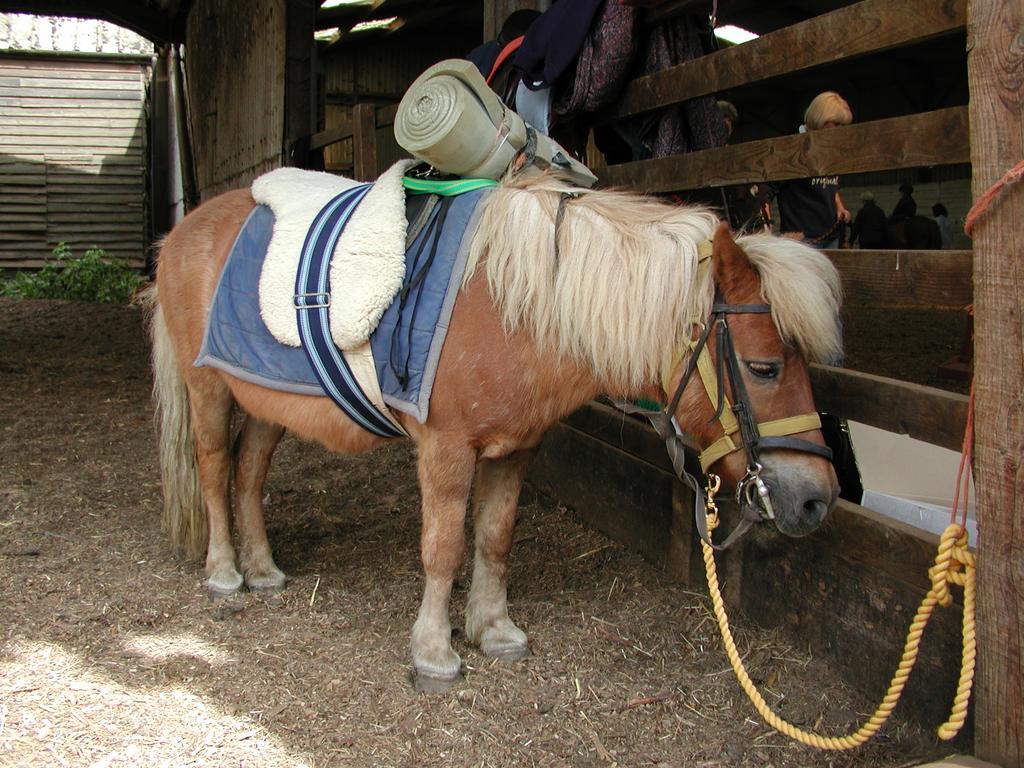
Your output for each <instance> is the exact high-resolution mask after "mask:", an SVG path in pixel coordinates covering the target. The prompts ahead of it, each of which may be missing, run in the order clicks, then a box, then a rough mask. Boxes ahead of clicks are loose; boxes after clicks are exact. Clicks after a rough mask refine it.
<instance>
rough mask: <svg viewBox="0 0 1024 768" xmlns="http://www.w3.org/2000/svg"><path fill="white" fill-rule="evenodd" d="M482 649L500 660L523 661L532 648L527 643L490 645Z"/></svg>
mask: <svg viewBox="0 0 1024 768" xmlns="http://www.w3.org/2000/svg"><path fill="white" fill-rule="evenodd" d="M480 650H481V651H483V653H485V654H486V655H488V656H490V657H491V658H492V659H498V661H522V660H523V659H525V658H526V657H527V656H529V655H530V648H529V646H525V645H501V646H488V647H486V648H483V647H482V648H481V649H480Z"/></svg>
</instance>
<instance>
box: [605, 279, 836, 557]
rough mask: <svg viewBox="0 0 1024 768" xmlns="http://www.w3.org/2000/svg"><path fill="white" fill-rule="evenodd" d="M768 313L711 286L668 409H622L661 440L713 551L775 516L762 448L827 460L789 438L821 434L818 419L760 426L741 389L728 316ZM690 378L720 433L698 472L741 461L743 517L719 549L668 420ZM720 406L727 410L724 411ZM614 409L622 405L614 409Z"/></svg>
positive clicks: (824, 452)
mask: <svg viewBox="0 0 1024 768" xmlns="http://www.w3.org/2000/svg"><path fill="white" fill-rule="evenodd" d="M770 312H771V306H770V305H768V304H729V303H727V302H726V301H725V297H724V295H723V294H722V292H721V290H720V289H719V288H718V287H717V286H716V289H715V299H714V303H713V304H712V306H711V314H710V316H709V318H708V321H707V322H706V323H701V324H700V325H702V326H703V330H702V332H701V334H700V336H699V337H698V339H697V340H696V341H692V340H691V341H689V342H688V344H687V346H688V347H689V349H688V353H689V358H688V360H687V363H686V369H685V371H684V372H683V375H682V378H681V379H680V380H679V384H678V385H677V386H676V388H675V392H674V394H673V395H672V398H671V399H670V400H669V404H668V405H667V406H666V407H665V409H664V410H663V411H655V412H652V411H644V410H642V409H639V408H635V407H624V410H626V411H627V412H630V413H639V414H642V415H644V416H646V417H647V418H648V419H649V420H650V421H651V424H652V425H653V426H654V428H655V430H656V431H657V432H658V434H659V436H660V437H661V438H662V439H663V440H664V441H665V444H666V447H667V449H668V453H669V458H670V459H671V460H672V465H673V466H674V467H675V470H676V473H677V474H678V475H679V477H680V479H681V480H683V481H684V482H685V483H686V484H687V485H688V486H690V488H691V489H693V491H694V496H695V498H694V519H695V521H696V524H697V530H698V532H699V533H700V536H701V538H702V539H704V541H705V542H707V543H708V544H709V545H711V546H712V547H714V548H715V549H726V548H727V547H729V546H730V545H731V544H732V543H733V542H735V541H736V540H737V539H738V538H739V537H740V536H741V535H743V534H744V533H745V532H746V531H747V530H748V529H749V528H750V527H751V526H752V525H753V524H754V523H756V522H759V521H760V520H766V519H767V520H771V519H774V517H775V511H774V509H773V508H772V503H771V491H770V489H769V488H768V485H767V484H766V483H765V482H764V479H763V478H762V477H761V472H762V471H763V469H764V467H763V465H762V464H761V462H760V455H761V451H762V450H763V449H774V448H784V449H787V450H792V451H800V452H803V453H811V454H814V455H816V456H821V457H823V458H826V459H828V460H831V459H832V451H831V450H830V449H828V448H827V447H824V446H821V445H817V444H816V443H812V442H811V441H810V440H804V439H802V438H798V437H792V435H794V434H799V433H800V432H807V431H810V430H814V429H821V419H820V418H819V417H818V414H817V412H811V413H804V414H800V415H797V416H790V417H787V418H783V419H775V420H773V421H765V422H760V423H758V422H757V420H756V417H755V415H754V410H753V407H752V406H751V404H750V397H749V395H748V393H747V387H746V384H745V383H744V381H743V376H742V374H741V372H740V363H739V359H738V357H737V356H736V348H735V346H734V345H733V340H732V334H731V332H730V330H729V322H728V317H729V315H740V314H762V313H770ZM713 329H714V330H715V352H716V354H715V358H716V359H715V360H712V359H711V355H710V353H709V352H708V343H707V342H708V338H709V337H710V335H711V331H712V330H713ZM677 365H678V363H677V362H675V363H673V364H672V365H671V366H670V367H669V368H668V369H667V375H671V372H672V371H674V370H675V368H676V366H677ZM694 373H697V374H698V375H699V376H700V378H701V381H702V383H703V385H704V389H705V391H706V393H707V395H708V399H709V400H710V401H711V406H712V408H714V410H715V414H714V416H712V417H711V420H712V421H713V420H715V419H718V420H719V422H720V423H721V425H722V429H723V435H722V437H720V438H719V439H718V440H716V441H715V442H714V443H712V444H711V445H709V446H708V447H707V448H705V449H704V450H703V451H701V453H700V466H701V470H702V471H703V472H704V473H705V474H707V472H708V469H709V468H710V467H711V466H712V465H713V464H715V462H717V461H718V460H720V459H722V458H723V457H725V456H727V455H729V454H730V453H734V452H735V451H739V450H743V451H744V452H745V453H746V457H747V472H746V474H745V475H744V476H743V478H742V479H741V480H740V481H739V482H738V483H737V484H736V501H737V502H738V503H739V504H740V506H741V508H743V510H744V514H743V518H742V519H741V521H740V523H739V524H738V525H737V527H736V528H735V529H734V530H733V531H732V533H730V534H729V536H728V537H727V538H726V539H725V541H724V542H723V543H722V544H720V545H719V544H714V543H713V542H712V541H711V537H710V534H709V533H708V530H707V521H706V518H705V515H704V514H703V504H702V503H701V502H702V500H703V499H704V490H703V489H702V488H701V487H700V485H699V484H698V482H697V479H696V478H695V477H694V476H693V475H692V474H690V472H688V471H687V469H686V466H685V445H684V443H683V440H682V435H681V432H680V430H679V426H678V424H676V421H675V418H674V417H673V414H674V413H675V410H676V407H677V406H678V405H679V400H680V399H681V398H682V396H683V391H684V390H685V389H686V387H687V385H688V384H689V382H690V380H691V379H692V378H693V375H694ZM667 375H666V377H667ZM726 378H728V380H729V390H730V395H731V397H732V401H731V402H730V401H729V398H728V397H727V396H726V394H725V380H726ZM667 384H668V382H667V380H666V381H665V382H663V385H665V391H666V392H667V391H668V386H667ZM726 405H728V406H729V407H728V408H726V407H725V406H726ZM620 407H623V405H622V404H620ZM737 433H738V434H739V438H740V442H739V444H738V445H737V444H736V442H735V441H734V440H733V437H734V436H735V435H736V434H737ZM711 477H714V476H713V475H709V482H711V481H710V478H711ZM716 479H717V478H716ZM744 501H746V505H744V504H743V502H744Z"/></svg>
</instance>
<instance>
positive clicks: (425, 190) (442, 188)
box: [402, 176, 498, 197]
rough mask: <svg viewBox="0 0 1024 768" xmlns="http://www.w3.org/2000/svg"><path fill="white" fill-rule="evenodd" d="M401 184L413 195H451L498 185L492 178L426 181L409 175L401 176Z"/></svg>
mask: <svg viewBox="0 0 1024 768" xmlns="http://www.w3.org/2000/svg"><path fill="white" fill-rule="evenodd" d="M402 186H403V187H405V188H406V189H407V190H408V191H409V193H410V194H413V195H441V196H442V197H453V196H455V195H461V194H464V193H466V192H472V191H473V190H476V189H486V188H488V187H496V186H498V182H496V181H494V180H493V179H452V180H450V181H428V180H426V179H413V178H410V177H409V176H403V177H402Z"/></svg>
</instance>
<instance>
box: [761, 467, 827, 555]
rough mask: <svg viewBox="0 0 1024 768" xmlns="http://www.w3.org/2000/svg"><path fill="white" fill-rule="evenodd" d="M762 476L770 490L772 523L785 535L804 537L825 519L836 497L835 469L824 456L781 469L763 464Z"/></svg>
mask: <svg viewBox="0 0 1024 768" xmlns="http://www.w3.org/2000/svg"><path fill="white" fill-rule="evenodd" d="M808 464H811V465H814V466H813V468H811V467H809V466H806V465H808ZM818 465H824V467H819V466H818ZM823 470H824V471H823ZM780 474H781V475H782V477H784V478H785V479H784V480H783V479H782V477H780ZM761 477H762V478H763V479H764V481H765V484H766V485H767V486H768V488H769V489H770V492H771V498H772V506H773V509H774V511H775V525H776V526H777V527H778V529H779V530H780V531H781V532H782V533H784V534H786V535H787V536H806V535H807V534H809V533H811V532H813V531H814V530H815V529H816V528H818V526H820V525H821V524H822V522H824V520H825V518H826V516H827V515H828V513H829V511H830V510H831V509H832V507H833V505H834V504H835V502H836V499H837V498H838V497H839V483H838V481H837V480H836V475H835V471H834V470H833V469H832V465H831V464H830V463H827V462H825V461H824V459H815V460H813V461H808V462H801V463H800V464H799V465H797V466H788V467H786V469H785V470H784V471H782V470H777V469H776V468H773V467H772V466H771V465H768V464H766V466H765V468H764V471H763V472H762V473H761Z"/></svg>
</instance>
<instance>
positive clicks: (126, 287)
mask: <svg viewBox="0 0 1024 768" xmlns="http://www.w3.org/2000/svg"><path fill="white" fill-rule="evenodd" d="M141 284H142V278H141V277H140V276H139V275H138V274H137V273H136V272H135V271H133V270H132V269H131V268H130V267H129V266H128V262H127V261H126V260H125V259H119V258H115V257H109V256H107V254H106V253H105V252H104V251H103V249H102V248H90V249H88V250H87V251H86V252H85V255H84V256H82V257H81V258H75V257H74V256H73V255H72V253H71V248H70V247H69V246H68V244H67V243H65V242H61V243H58V244H57V247H56V248H54V249H53V260H48V261H47V263H46V264H45V265H44V266H43V268H42V269H40V270H39V271H38V272H35V273H30V272H22V273H19V274H18V275H17V276H16V277H14V279H12V280H9V281H7V282H6V283H0V296H18V297H20V298H24V299H78V300H80V301H100V302H105V303H108V304H124V303H126V302H127V301H128V300H129V299H130V298H131V296H132V294H133V293H134V292H135V290H136V289H137V288H138V287H139V286H140V285H141Z"/></svg>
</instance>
